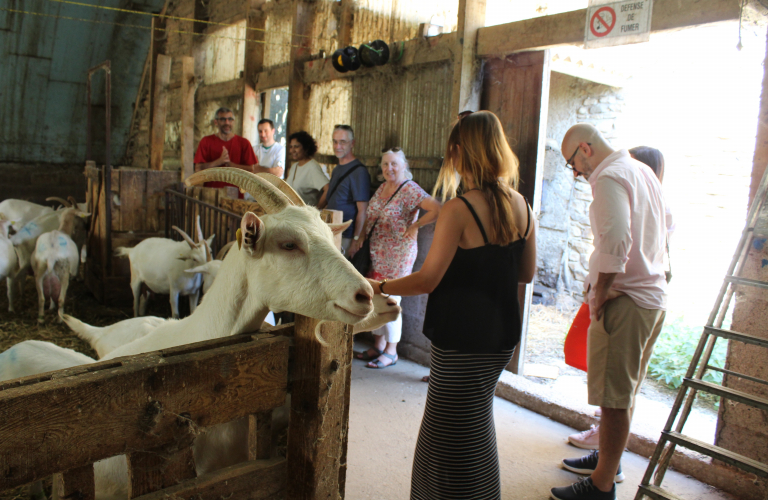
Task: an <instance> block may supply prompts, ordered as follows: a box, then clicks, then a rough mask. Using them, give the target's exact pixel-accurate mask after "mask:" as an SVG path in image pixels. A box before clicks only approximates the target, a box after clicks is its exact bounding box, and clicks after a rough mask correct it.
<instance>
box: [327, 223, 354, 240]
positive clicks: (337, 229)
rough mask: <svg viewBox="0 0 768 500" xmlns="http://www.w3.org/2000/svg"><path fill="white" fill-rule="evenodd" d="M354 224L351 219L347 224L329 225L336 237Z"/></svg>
mask: <svg viewBox="0 0 768 500" xmlns="http://www.w3.org/2000/svg"><path fill="white" fill-rule="evenodd" d="M350 224H352V219H349V220H348V221H347V222H342V223H341V224H330V223H329V224H328V227H330V228H331V231H333V234H334V236H335V235H337V234H341V233H343V232H344V231H345V230H346V229H347V228H348V227H349V225H350Z"/></svg>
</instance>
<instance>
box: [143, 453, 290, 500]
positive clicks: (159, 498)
mask: <svg viewBox="0 0 768 500" xmlns="http://www.w3.org/2000/svg"><path fill="white" fill-rule="evenodd" d="M287 482H288V474H287V463H286V460H285V459H284V458H275V459H272V460H258V461H251V462H245V463H242V464H237V465H233V466H231V467H227V468H225V469H222V470H219V471H216V472H213V473H211V474H206V475H205V476H202V477H198V478H195V479H192V480H190V481H185V482H184V483H181V484H179V485H177V486H172V487H170V488H166V489H165V490H163V491H158V492H155V493H150V494H148V495H144V496H142V497H139V498H138V499H137V500H182V499H189V498H194V499H195V500H221V499H222V498H231V499H233V500H235V499H237V500H284V499H285V498H287V497H286V495H285V488H286V483H287Z"/></svg>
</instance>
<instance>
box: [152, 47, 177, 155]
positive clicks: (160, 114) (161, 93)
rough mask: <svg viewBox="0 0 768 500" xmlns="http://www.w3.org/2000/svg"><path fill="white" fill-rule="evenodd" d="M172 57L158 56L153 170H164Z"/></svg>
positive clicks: (153, 132)
mask: <svg viewBox="0 0 768 500" xmlns="http://www.w3.org/2000/svg"><path fill="white" fill-rule="evenodd" d="M172 60H173V59H172V58H171V57H170V56H165V55H163V54H158V56H157V66H156V67H155V87H154V88H153V89H152V92H153V94H154V99H155V100H154V103H155V104H154V109H153V112H152V131H151V134H152V135H151V140H150V148H149V151H150V162H151V167H152V170H162V169H163V153H164V152H165V117H166V115H167V114H168V83H169V82H170V80H171V61H172Z"/></svg>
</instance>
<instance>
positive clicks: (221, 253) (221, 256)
mask: <svg viewBox="0 0 768 500" xmlns="http://www.w3.org/2000/svg"><path fill="white" fill-rule="evenodd" d="M235 243H237V242H236V241H234V240H233V241H230V242H229V243H227V244H226V245H224V246H223V247H221V250H219V253H218V254H216V260H224V257H226V256H227V252H229V249H230V248H232V245H234V244H235Z"/></svg>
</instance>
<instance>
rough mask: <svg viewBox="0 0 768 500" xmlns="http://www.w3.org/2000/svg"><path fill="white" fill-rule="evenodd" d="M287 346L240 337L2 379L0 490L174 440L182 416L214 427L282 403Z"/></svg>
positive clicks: (278, 339) (265, 339) (280, 339)
mask: <svg viewBox="0 0 768 500" xmlns="http://www.w3.org/2000/svg"><path fill="white" fill-rule="evenodd" d="M288 345H289V340H288V339H286V338H283V337H273V336H264V335H238V336H233V337H227V338H225V339H216V340H215V341H209V342H200V343H197V344H191V345H189V346H182V347H176V348H172V349H166V350H162V351H157V352H153V353H147V354H141V355H137V356H132V357H127V358H120V359H118V360H109V361H104V362H101V363H95V364H92V365H87V367H81V368H74V369H73V370H75V372H76V373H79V372H82V371H84V368H85V369H87V370H97V371H94V372H92V371H87V372H85V373H80V374H78V375H77V376H72V377H68V376H66V375H67V374H68V373H70V372H69V371H68V370H64V371H61V372H57V373H55V375H57V378H53V379H51V380H48V381H44V382H39V383H31V384H30V383H29V382H28V381H27V380H25V379H17V380H13V381H8V382H4V383H2V384H0V470H1V471H3V473H2V474H0V491H1V490H5V489H8V488H11V487H14V486H17V485H21V484H27V483H29V482H31V481H34V480H36V479H42V478H44V477H46V476H48V475H51V474H53V473H55V472H59V471H61V470H69V469H72V468H74V467H80V466H82V465H85V464H88V463H92V462H93V461H95V460H101V459H103V458H107V457H111V456H115V455H120V454H124V453H127V452H130V451H135V450H153V449H157V448H159V447H161V446H164V445H166V444H168V443H175V442H176V436H177V435H178V428H179V426H178V424H177V417H178V416H179V415H186V416H187V417H188V418H189V420H190V422H191V423H192V425H194V426H197V427H210V426H213V425H217V424H220V423H224V422H229V421H231V420H234V419H236V418H240V417H243V416H246V415H249V414H253V413H258V412H263V411H267V410H270V409H272V408H276V407H279V406H281V405H282V404H284V402H285V394H286V387H287V383H288V382H287V381H288ZM211 346H221V347H211ZM118 362H122V366H115V365H116V364H117V363H118ZM29 379H32V380H37V379H39V376H36V377H29ZM25 383H26V384H28V385H24V384H25ZM9 450H13V453H9ZM50 457H56V460H50Z"/></svg>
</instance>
